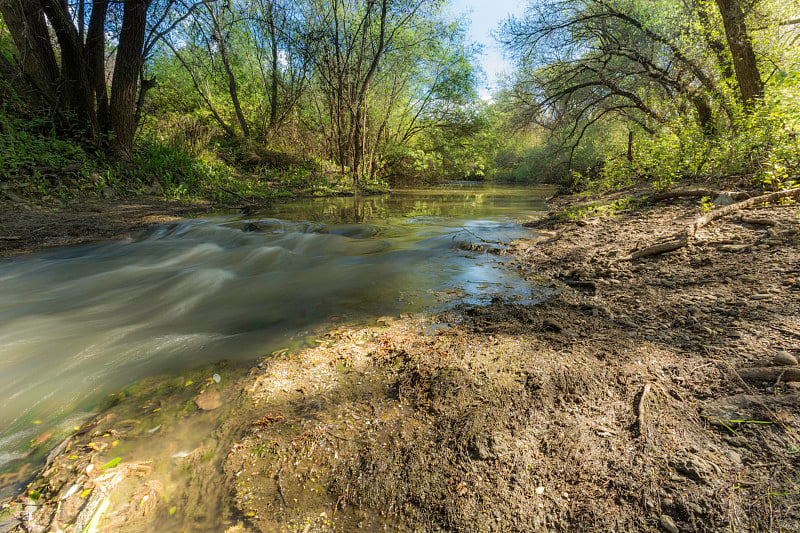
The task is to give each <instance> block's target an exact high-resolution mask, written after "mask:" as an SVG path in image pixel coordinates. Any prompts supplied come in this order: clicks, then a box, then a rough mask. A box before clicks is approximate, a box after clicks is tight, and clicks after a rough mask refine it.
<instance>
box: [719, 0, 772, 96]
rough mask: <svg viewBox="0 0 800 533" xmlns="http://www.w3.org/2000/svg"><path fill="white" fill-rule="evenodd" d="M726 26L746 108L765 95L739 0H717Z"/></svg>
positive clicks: (726, 33) (729, 45)
mask: <svg viewBox="0 0 800 533" xmlns="http://www.w3.org/2000/svg"><path fill="white" fill-rule="evenodd" d="M715 1H716V3H717V7H718V8H719V12H720V14H721V15H722V23H723V25H724V26H725V37H726V39H727V40H728V47H729V48H730V49H731V55H732V56H733V70H734V73H735V74H736V82H737V83H738V84H739V92H740V97H741V101H742V103H743V104H744V106H745V107H746V108H750V107H752V105H753V103H754V102H755V101H756V100H758V99H760V98H761V97H762V96H763V94H764V84H763V82H762V80H761V73H760V72H759V70H758V63H757V61H756V54H755V52H753V43H752V42H750V37H749V36H748V34H747V26H746V25H745V15H744V11H742V6H741V5H740V3H739V0H715Z"/></svg>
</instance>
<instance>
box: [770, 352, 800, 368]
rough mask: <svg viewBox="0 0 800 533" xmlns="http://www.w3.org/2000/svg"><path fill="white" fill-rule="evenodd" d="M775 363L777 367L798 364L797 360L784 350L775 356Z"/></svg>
mask: <svg viewBox="0 0 800 533" xmlns="http://www.w3.org/2000/svg"><path fill="white" fill-rule="evenodd" d="M774 361H775V364H776V365H783V366H795V365H796V364H797V358H796V357H795V356H793V355H792V354H790V353H789V352H785V351H783V350H781V351H780V352H778V353H776V354H775V358H774Z"/></svg>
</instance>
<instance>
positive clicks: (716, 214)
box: [689, 187, 800, 237]
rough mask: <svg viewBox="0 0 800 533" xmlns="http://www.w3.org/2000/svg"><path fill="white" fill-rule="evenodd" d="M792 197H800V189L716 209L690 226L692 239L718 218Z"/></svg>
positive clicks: (750, 199)
mask: <svg viewBox="0 0 800 533" xmlns="http://www.w3.org/2000/svg"><path fill="white" fill-rule="evenodd" d="M791 196H800V187H795V188H794V189H787V190H785V191H778V192H773V193H770V194H763V195H761V196H754V197H753V198H748V199H747V200H743V201H741V202H737V203H735V204H731V205H726V206H725V207H720V208H719V209H714V210H713V211H709V212H708V213H706V214H705V215H703V216H701V217H697V218H696V219H695V221H694V223H693V224H692V225H691V226H689V235H690V236H691V237H694V235H695V234H696V233H697V231H698V230H699V229H700V228H702V227H703V226H706V225H708V224H709V223H711V222H713V221H714V220H716V219H718V218H721V217H724V216H726V215H730V214H731V213H735V212H736V211H739V210H741V209H745V208H747V207H750V206H752V205H756V204H762V203H768V202H774V201H776V200H780V199H782V198H789V197H791Z"/></svg>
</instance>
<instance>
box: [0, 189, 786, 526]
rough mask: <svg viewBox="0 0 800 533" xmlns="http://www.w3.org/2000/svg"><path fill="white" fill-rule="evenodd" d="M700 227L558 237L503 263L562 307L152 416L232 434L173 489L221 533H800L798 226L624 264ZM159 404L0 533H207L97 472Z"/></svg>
mask: <svg viewBox="0 0 800 533" xmlns="http://www.w3.org/2000/svg"><path fill="white" fill-rule="evenodd" d="M560 202H562V203H561V204H559V206H560V207H563V206H565V205H566V204H565V203H563V202H565V200H561V201H560ZM699 211H700V207H699V205H698V202H697V201H696V200H678V201H677V202H673V203H661V204H656V205H654V206H649V207H644V208H640V209H637V210H636V211H632V212H626V211H616V212H615V213H616V214H615V215H614V216H608V215H606V216H601V217H599V218H592V219H587V220H583V221H577V222H563V221H561V220H560V219H557V218H555V217H553V218H550V219H547V220H545V221H542V222H540V223H538V226H539V227H540V228H542V229H543V230H544V231H546V232H549V233H545V234H544V236H543V237H542V238H541V239H539V240H538V241H535V242H530V241H526V242H518V243H515V244H514V245H513V246H512V247H511V248H510V250H509V253H511V254H512V255H513V256H514V258H515V260H514V263H513V265H514V266H515V267H516V268H518V269H520V271H521V272H522V274H523V275H524V276H526V277H527V278H529V279H530V280H531V282H532V283H534V284H545V285H550V286H552V287H553V288H555V289H557V291H558V292H557V294H556V296H554V297H552V298H550V299H549V300H548V301H546V302H543V303H541V304H539V305H532V306H526V305H520V304H515V303H506V302H499V301H498V302H495V303H493V304H491V305H489V306H486V307H479V308H463V309H460V310H457V311H455V312H452V313H449V314H448V315H446V316H440V317H427V318H426V317H403V318H400V319H388V318H387V319H383V320H381V321H379V322H378V323H377V324H375V325H374V326H370V327H362V328H348V329H340V330H335V331H331V332H329V333H328V334H327V335H325V336H324V337H323V338H321V339H320V340H319V342H318V345H317V346H315V347H313V348H309V349H307V350H304V351H301V352H300V353H277V354H273V355H272V356H271V357H268V358H265V359H264V361H263V362H262V364H261V365H260V366H259V367H257V368H253V369H252V371H251V372H250V374H249V375H248V376H246V377H243V378H241V379H239V380H236V381H235V382H232V383H230V384H228V381H229V380H228V379H227V378H226V379H223V380H222V383H221V384H218V383H216V382H215V380H214V379H211V378H209V377H206V379H205V380H204V381H203V380H201V379H197V378H196V379H193V380H190V381H192V383H195V385H193V387H194V388H191V389H187V388H186V386H185V385H184V386H182V387H181V393H180V394H179V395H176V396H175V397H173V398H172V399H169V398H171V397H170V396H166V397H164V398H163V400H162V401H163V402H164V403H163V404H159V406H158V407H157V409H158V410H159V412H162V411H164V410H167V411H170V412H173V413H175V415H174V417H175V420H183V421H184V422H186V423H191V421H192V420H194V418H193V417H205V418H208V417H209V416H210V415H209V413H220V414H219V415H218V418H217V419H216V420H217V422H216V424H215V425H214V430H213V432H212V434H211V436H209V437H208V438H207V439H205V440H204V441H203V442H202V443H201V444H199V445H197V447H196V448H194V449H192V450H189V451H188V452H187V455H186V457H188V458H189V459H190V460H188V461H186V462H184V463H181V468H182V470H183V471H184V472H185V475H186V476H187V478H188V479H195V480H197V479H202V480H203V482H202V483H200V482H197V481H196V482H195V484H194V485H195V489H193V490H194V492H199V491H201V490H205V489H204V488H203V487H205V488H206V489H207V488H208V486H209V485H213V486H214V487H215V491H214V494H215V495H216V496H215V497H216V498H217V500H215V503H214V505H215V506H217V505H219V506H220V507H219V508H220V509H224V510H225V511H224V512H222V511H220V512H218V513H217V514H218V515H220V516H221V518H220V520H221V521H220V523H219V524H218V527H217V530H220V529H226V530H228V531H297V532H310V531H353V530H358V529H363V530H368V531H369V530H390V531H475V532H483V531H504V532H505V531H658V530H662V531H797V527H798V526H797V524H798V523H800V506H798V505H797V503H798V501H800V487H799V485H800V480H798V477H797V468H798V466H800V449H799V447H800V434H799V433H798V421H800V418H798V417H800V391H799V390H798V389H799V388H800V383H798V382H800V371H798V367H797V366H778V365H777V364H776V358H777V361H779V362H784V363H791V362H792V358H793V357H797V356H799V355H800V260H799V259H800V246H798V245H799V244H800V213H798V208H797V206H796V205H794V206H785V207H780V206H778V207H770V208H757V209H752V210H749V211H748V212H747V217H746V220H745V221H742V220H739V219H737V218H736V216H738V215H734V216H733V217H729V218H726V219H723V220H720V221H717V222H715V223H713V224H712V225H710V226H708V227H706V228H704V229H703V230H701V231H700V233H698V235H697V239H696V240H695V241H694V243H693V244H692V245H691V246H688V247H684V248H682V249H680V250H678V251H676V252H673V253H671V254H667V255H661V256H655V257H649V258H645V259H641V260H635V261H631V260H628V259H626V257H627V256H628V255H629V254H630V252H631V251H632V250H634V249H639V248H642V247H645V246H648V245H650V244H653V243H655V242H658V241H659V240H661V239H662V238H663V237H665V236H669V235H672V234H673V233H675V231H677V230H678V229H679V228H681V227H683V226H685V224H686V222H687V221H689V220H691V219H692V218H694V217H695V216H697V215H698V214H699ZM747 220H750V222H747ZM754 221H760V222H754ZM748 368H749V369H752V368H758V369H761V370H758V371H757V372H753V371H752V370H751V371H749V372H748V371H747V370H746V369H748ZM211 372H212V371H211V370H209V371H208V372H206V374H210V373H211ZM203 375H204V374H203ZM742 376H744V377H745V378H746V379H742ZM760 378H768V379H766V380H764V379H760ZM185 379H186V378H183V380H185ZM230 381H232V380H230ZM182 382H183V381H182ZM187 383H188V381H187ZM197 383H201V385H197ZM217 388H219V389H220V390H219V396H218V397H217V396H214V395H213V394H214V391H215V390H216V389H217ZM187 391H188V392H187ZM152 396H153V393H152V391H151V390H149V389H148V388H146V387H145V388H143V389H141V390H140V391H139V392H138V393H132V394H130V395H127V396H126V397H124V398H122V399H121V400H120V402H119V404H118V405H117V406H116V407H114V408H113V409H112V410H111V411H109V412H107V413H104V414H103V415H102V416H101V417H99V418H98V422H99V423H98V425H96V426H87V428H88V429H86V430H85V431H83V432H82V433H80V434H78V435H75V436H74V437H73V438H72V439H71V440H69V441H66V442H67V444H66V445H65V446H64V448H63V449H62V450H60V451H59V453H57V454H54V455H53V457H52V458H51V461H50V464H49V465H48V469H47V470H46V471H45V474H44V475H43V476H40V477H39V478H38V479H37V480H36V481H35V482H34V483H33V484H32V485H31V486H30V488H29V489H28V491H27V492H26V495H25V496H23V497H22V498H20V499H17V500H15V501H14V502H9V503H7V504H6V510H5V511H4V512H5V516H6V517H7V518H6V520H9V522H8V523H9V524H12V525H13V527H16V528H18V529H19V530H24V529H25V528H28V529H30V530H46V529H47V528H52V527H53V524H57V525H58V526H60V527H62V528H63V529H64V531H68V530H76V528H78V526H81V527H82V526H85V525H87V524H89V525H91V524H94V525H95V526H96V527H97V529H98V530H114V531H126V530H127V531H143V530H155V529H156V528H157V529H158V530H161V531H170V530H175V531H178V530H182V529H187V528H188V529H192V530H199V529H202V528H201V526H200V525H199V524H202V523H203V522H202V520H200V519H198V516H200V515H198V513H199V512H200V511H198V509H202V505H199V502H202V499H199V500H198V498H197V497H196V495H194V496H193V495H192V494H193V493H191V494H190V493H188V492H187V491H186V490H185V489H180V490H178V489H173V490H169V489H168V488H169V487H170V486H171V485H170V484H169V483H167V479H165V476H166V475H167V474H165V473H164V471H163V470H162V469H160V468H158V461H157V460H153V461H151V462H154V463H155V464H141V461H139V462H136V461H133V460H131V461H127V460H123V461H122V462H121V463H119V464H112V463H113V455H114V454H110V453H109V452H108V451H107V446H111V445H112V444H113V442H115V441H117V442H119V441H121V442H122V443H123V444H119V445H120V446H123V445H125V441H126V440H130V441H137V442H139V445H140V446H141V447H144V448H145V449H146V447H147V446H148V445H150V444H148V443H150V442H152V441H150V440H149V439H152V438H153V437H152V436H151V434H150V433H149V432H148V431H149V430H148V431H130V430H126V428H125V423H126V420H125V419H126V418H129V413H131V412H137V409H139V411H138V412H142V413H144V412H147V413H152V412H153V404H152ZM210 398H211V399H221V403H222V405H224V406H225V407H216V408H213V409H207V408H209V407H213V405H215V404H216V403H215V402H212V405H211V406H209V405H208V404H206V403H205V402H206V401H209V399H210ZM148 402H151V403H148ZM170 406H171V407H170ZM217 409H219V411H218V410H217ZM143 416H144V415H143ZM147 416H152V415H147ZM127 423H128V424H129V425H130V422H129V420H128V421H127ZM155 424H156V422H155V421H152V423H146V424H143V425H142V427H143V428H144V427H147V428H151V427H158V428H161V427H162V426H161V425H159V426H156V425H155ZM160 431H161V430H160ZM106 441H108V443H110V444H108V445H107V446H106V448H103V447H102V444H98V443H100V442H106ZM92 443H95V444H94V445H92ZM98 448H101V449H98ZM172 457H173V460H175V459H174V457H175V456H172ZM192 458H193V459H192ZM179 459H182V458H179ZM89 465H93V466H91V467H89ZM109 465H110V466H109ZM112 482H113V483H112ZM172 485H174V481H173V483H172ZM106 502H108V503H106ZM219 502H222V504H220V503H219ZM215 508H217V507H215ZM70 528H71V529H70Z"/></svg>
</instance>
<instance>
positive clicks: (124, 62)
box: [111, 0, 151, 160]
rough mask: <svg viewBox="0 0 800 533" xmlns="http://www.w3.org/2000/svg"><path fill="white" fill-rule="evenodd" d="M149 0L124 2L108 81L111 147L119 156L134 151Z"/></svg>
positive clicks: (127, 155) (127, 158) (128, 154)
mask: <svg viewBox="0 0 800 533" xmlns="http://www.w3.org/2000/svg"><path fill="white" fill-rule="evenodd" d="M150 1H151V0H127V1H126V2H125V7H124V9H123V14H122V29H121V30H120V34H119V46H118V48H117V58H116V65H115V67H114V77H113V79H112V81H111V126H112V128H113V130H114V135H115V137H114V142H113V144H112V149H113V150H114V152H115V154H116V155H117V156H118V157H120V158H122V159H125V160H130V158H131V156H132V155H133V141H134V137H135V136H136V128H137V126H138V124H137V120H136V104H137V102H138V98H137V96H138V92H139V74H140V72H141V70H142V62H143V58H142V48H143V47H144V37H145V29H146V20H147V9H148V8H149V7H150Z"/></svg>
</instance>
